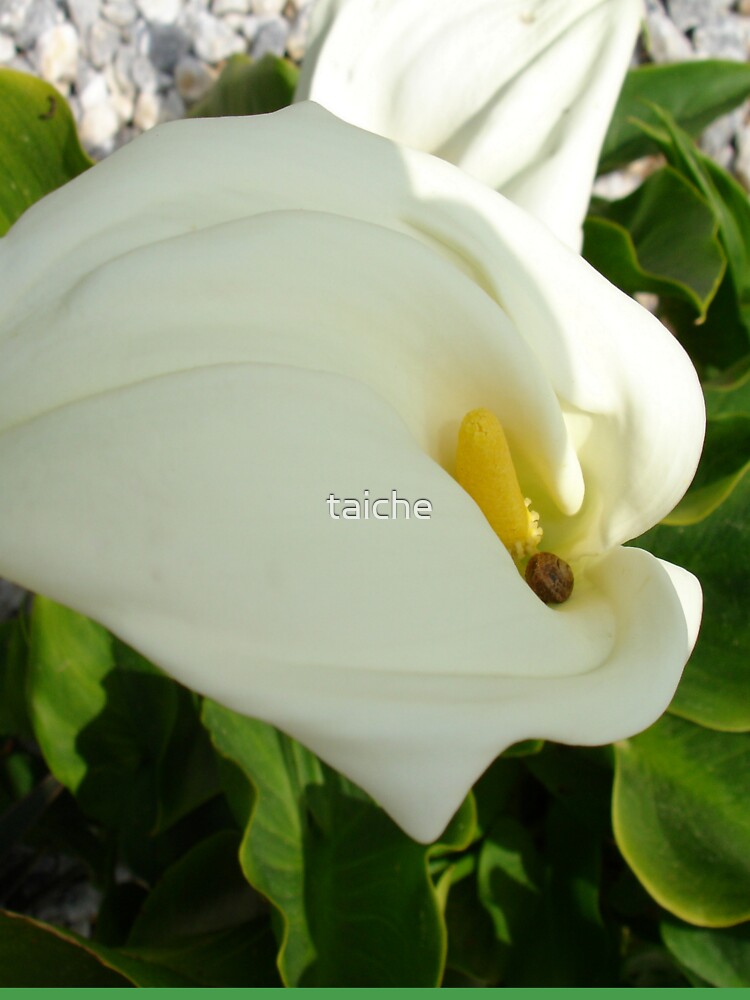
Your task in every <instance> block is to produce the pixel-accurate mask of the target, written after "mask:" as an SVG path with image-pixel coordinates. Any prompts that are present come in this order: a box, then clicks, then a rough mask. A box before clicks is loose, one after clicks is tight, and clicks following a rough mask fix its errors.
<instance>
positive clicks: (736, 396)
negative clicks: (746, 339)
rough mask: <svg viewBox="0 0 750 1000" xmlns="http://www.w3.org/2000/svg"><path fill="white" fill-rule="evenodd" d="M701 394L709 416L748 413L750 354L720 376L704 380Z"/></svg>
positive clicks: (749, 410)
mask: <svg viewBox="0 0 750 1000" xmlns="http://www.w3.org/2000/svg"><path fill="white" fill-rule="evenodd" d="M703 394H704V396H705V397H706V413H707V414H708V416H709V418H713V417H723V416H728V415H730V414H737V413H745V414H747V413H750V355H747V356H745V357H744V358H742V359H741V361H740V362H739V363H738V364H737V365H735V366H734V368H730V369H728V370H727V371H726V372H723V373H722V375H721V376H719V377H717V378H715V379H712V380H710V381H706V382H704V383H703Z"/></svg>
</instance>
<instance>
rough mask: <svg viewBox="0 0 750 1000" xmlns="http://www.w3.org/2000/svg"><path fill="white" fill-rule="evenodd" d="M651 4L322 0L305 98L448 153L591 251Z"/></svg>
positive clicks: (304, 77) (303, 82)
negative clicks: (624, 90)
mask: <svg viewBox="0 0 750 1000" xmlns="http://www.w3.org/2000/svg"><path fill="white" fill-rule="evenodd" d="M642 16H643V4H642V2H641V0H462V2H461V3H455V2H453V0H450V2H449V0H317V3H316V5H315V9H314V14H313V20H312V24H311V32H310V39H309V47H308V51H307V54H306V56H305V59H304V62H303V66H302V74H301V76H300V81H299V86H298V88H297V99H298V100H307V99H310V100H313V101H316V102H318V103H319V104H322V105H323V106H324V107H326V108H328V110H329V111H332V112H333V113H334V114H336V115H338V116H339V118H343V119H344V120H345V121H348V122H351V123H352V124H353V125H359V126H360V127H361V128H365V129H368V130H369V131H371V132H376V133H377V134H378V135H384V136H387V137H388V138H390V139H394V140H396V141H397V142H401V143H403V144H405V145H407V146H412V147H414V148H415V149H421V150H423V151H425V152H428V153H433V154H435V155H436V156H440V157H442V158H443V159H445V160H448V161H449V162H451V163H455V164H456V165H458V166H460V167H461V168H462V169H463V170H465V171H467V173H469V174H471V175H472V176H473V177H476V178H478V179H479V180H481V181H484V183H485V184H489V185H490V187H494V188H496V189H497V190H499V191H501V192H502V193H503V194H505V195H506V196H507V197H508V198H510V199H511V200H512V201H514V202H516V204H518V205H522V206H523V207H524V208H525V209H527V211H530V212H531V213H532V214H533V215H535V216H536V217H537V218H539V219H541V220H542V221H543V222H545V223H546V224H547V225H548V226H549V227H550V228H551V229H552V230H553V232H555V233H556V234H557V235H558V236H559V237H560V238H561V239H562V240H563V241H564V242H566V243H568V245H569V246H572V247H573V248H574V249H580V245H581V224H582V222H583V218H584V215H585V213H586V209H587V206H588V202H589V198H590V196H591V186H592V183H593V180H594V175H595V172H596V165H597V161H598V158H599V152H600V149H601V145H602V142H603V141H604V136H605V134H606V131H607V126H608V124H609V120H610V117H611V115H612V110H613V108H614V106H615V102H616V100H617V96H618V94H619V92H620V87H621V86H622V81H623V78H624V76H625V72H626V70H627V68H628V64H629V61H630V58H631V56H632V54H633V49H634V46H635V41H636V37H637V34H638V29H639V25H640V20H641V17H642Z"/></svg>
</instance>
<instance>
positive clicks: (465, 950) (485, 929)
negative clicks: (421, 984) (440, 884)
mask: <svg viewBox="0 0 750 1000" xmlns="http://www.w3.org/2000/svg"><path fill="white" fill-rule="evenodd" d="M464 857H468V858H470V862H471V867H470V870H469V871H468V872H467V873H463V877H460V878H458V881H456V882H454V883H453V884H451V886H450V891H449V893H448V902H447V905H446V909H445V923H446V928H447V931H448V958H447V962H446V966H447V969H449V970H453V971H454V972H457V973H461V974H462V975H464V976H467V977H468V978H469V979H470V980H472V981H473V982H474V983H477V984H482V985H485V986H486V985H490V984H492V983H495V982H497V980H498V979H499V978H500V974H501V972H502V965H501V962H500V960H499V955H498V951H499V948H498V942H497V941H496V939H495V928H494V925H493V922H492V918H491V917H490V914H489V913H488V911H487V909H486V908H485V907H484V906H483V905H482V903H481V901H480V899H479V895H478V890H477V880H476V872H475V870H474V869H475V862H474V857H473V855H464ZM454 870H455V867H454ZM451 874H453V872H452V873H451ZM443 985H445V980H444V982H443Z"/></svg>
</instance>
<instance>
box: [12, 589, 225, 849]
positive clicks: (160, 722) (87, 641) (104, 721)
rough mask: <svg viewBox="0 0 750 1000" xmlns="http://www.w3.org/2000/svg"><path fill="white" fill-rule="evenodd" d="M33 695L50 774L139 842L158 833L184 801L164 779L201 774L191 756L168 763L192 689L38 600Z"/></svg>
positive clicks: (85, 622)
mask: <svg viewBox="0 0 750 1000" xmlns="http://www.w3.org/2000/svg"><path fill="white" fill-rule="evenodd" d="M27 696H28V705H29V714H30V717H31V720H32V723H33V727H34V732H35V734H36V738H37V740H38V742H39V745H40V747H41V749H42V752H43V753H44V756H45V759H46V761H47V763H48V765H49V767H50V770H51V771H52V773H53V774H54V775H55V776H56V777H57V778H58V780H59V781H61V782H62V783H63V784H64V785H65V786H66V787H67V788H69V789H70V790H71V791H72V792H73V793H74V794H75V795H76V798H77V799H78V801H79V803H80V805H81V807H82V808H83V810H84V811H85V812H86V813H87V814H88V815H89V816H92V817H94V818H96V819H99V820H100V821H101V822H103V823H105V824H107V825H108V826H111V827H114V828H115V829H122V830H124V831H129V832H130V833H131V834H133V835H135V836H137V837H138V838H142V837H144V836H146V835H147V834H152V833H154V832H156V831H157V826H156V824H157V820H158V819H159V816H160V812H162V813H163V812H164V809H163V808H162V807H160V803H161V802H162V801H164V800H165V799H166V800H167V801H171V800H174V799H175V798H179V794H178V792H177V791H175V790H174V789H172V790H170V791H169V792H165V790H164V787H163V786H164V784H168V783H170V782H176V783H179V782H181V781H186V782H191V781H193V780H194V779H193V776H191V775H190V774H189V773H188V772H187V771H186V770H185V767H184V762H183V768H182V770H181V771H176V770H175V768H174V766H172V767H168V766H167V762H168V761H169V760H170V758H171V756H173V754H172V755H170V746H171V741H172V739H173V736H174V738H175V739H176V740H177V746H178V747H183V748H184V738H185V728H184V727H180V726H178V722H179V721H180V716H181V708H180V703H181V700H183V699H188V700H189V699H190V698H191V695H189V694H188V693H187V692H186V691H184V690H182V689H180V688H179V687H178V686H177V685H176V684H175V683H174V682H173V681H171V680H169V678H167V677H165V676H164V675H163V674H161V673H160V672H159V671H157V670H156V668H155V667H153V666H151V664H149V663H148V661H146V660H144V659H143V657H141V656H139V655H138V654H137V653H135V652H134V651H133V650H130V649H128V647H127V646H125V645H124V644H123V643H121V642H119V640H117V639H115V638H114V637H113V636H111V635H110V634H109V633H108V632H107V631H106V629H104V628H102V627H101V626H100V625H97V624H95V623H94V622H92V621H89V619H87V618H84V617H83V616H82V615H79V614H76V613H75V612H73V611H70V610H68V609H67V608H63V607H61V606H60V605H58V604H55V603H53V602H52V601H49V600H47V599H46V598H42V597H37V598H36V600H35V603H34V610H33V614H32V618H31V651H30V657H29V673H28V682H27ZM189 731H190V729H189V727H188V732H189ZM174 734H176V736H175V735H174ZM184 752H185V754H186V760H187V761H188V762H189V761H190V759H191V758H190V757H189V756H188V752H187V750H185V751H184ZM200 785H201V787H202V788H203V789H204V791H206V785H205V783H204V782H203V781H202V779H200ZM198 797H200V796H198ZM182 798H183V799H187V800H188V802H189V803H190V802H192V801H193V800H194V799H195V796H194V795H190V794H187V795H186V796H185V795H184V796H182ZM184 807H185V806H184V803H183V808H184ZM179 811H180V810H179V809H178V810H177V812H179ZM166 814H167V815H168V816H169V817H170V818H173V817H174V815H175V808H174V806H171V807H169V808H166Z"/></svg>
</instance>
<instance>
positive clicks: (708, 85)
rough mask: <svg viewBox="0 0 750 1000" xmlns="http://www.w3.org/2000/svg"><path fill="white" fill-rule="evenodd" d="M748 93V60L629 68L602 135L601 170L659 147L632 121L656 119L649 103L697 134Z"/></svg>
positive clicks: (654, 120) (653, 120)
mask: <svg viewBox="0 0 750 1000" xmlns="http://www.w3.org/2000/svg"><path fill="white" fill-rule="evenodd" d="M748 95H750V66H748V65H747V64H746V63H741V62H731V61H729V60H718V59H703V60H700V61H696V62H683V63H673V64H671V65H667V66H664V65H662V66H640V67H638V68H637V69H632V70H630V72H629V73H628V75H627V76H626V77H625V83H624V84H623V88H622V91H621V93H620V97H619V99H618V101H617V105H616V107H615V110H614V113H613V115H612V120H611V122H610V125H609V131H608V132H607V137H606V139H605V140H604V146H603V147H602V153H601V159H600V162H599V173H607V172H608V171H610V170H616V169H617V168H618V167H621V166H624V165H625V164H626V163H630V162H631V160H637V159H638V158H639V157H641V156H646V155H647V154H648V153H653V152H654V151H655V147H654V145H653V143H652V142H650V141H649V139H648V137H647V136H645V135H644V134H643V132H642V131H641V130H640V129H639V128H638V127H637V126H636V125H635V124H634V123H633V121H632V119H633V118H638V119H641V120H644V121H646V122H649V123H651V124H654V125H655V124H657V121H658V119H657V118H656V116H655V115H654V114H653V112H652V111H651V109H650V108H649V106H648V104H649V103H653V104H658V105H659V106H660V107H662V108H665V109H666V110H667V111H669V113H670V114H671V115H672V117H673V118H674V119H675V121H676V122H677V123H678V124H679V125H680V126H681V127H682V128H684V129H685V130H686V131H687V132H688V133H689V134H690V135H692V136H697V135H699V134H700V132H702V131H703V129H704V128H705V127H706V126H707V125H708V124H710V122H712V121H713V120H714V119H715V118H718V117H719V116H720V115H723V114H724V113H725V112H727V111H730V110H731V109H732V108H734V107H737V105H738V104H741V103H742V102H743V101H744V99H745V98H746V97H747V96H748ZM647 102H648V103H647Z"/></svg>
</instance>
